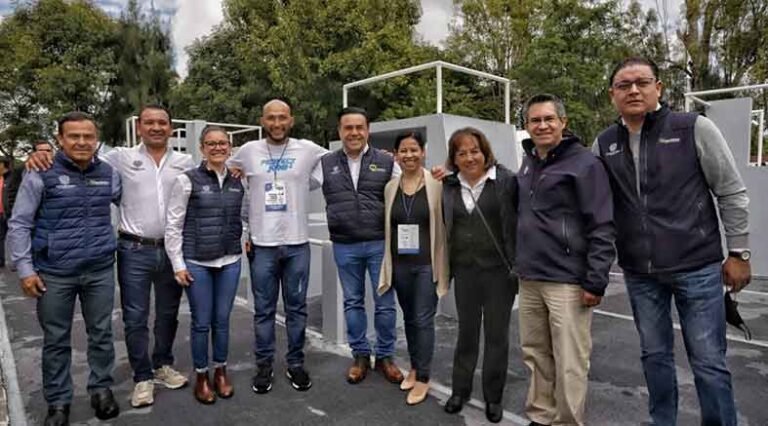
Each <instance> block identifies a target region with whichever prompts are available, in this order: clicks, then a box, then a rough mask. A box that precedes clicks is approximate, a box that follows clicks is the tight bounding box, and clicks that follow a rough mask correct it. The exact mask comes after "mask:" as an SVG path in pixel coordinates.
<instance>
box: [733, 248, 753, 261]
mask: <svg viewBox="0 0 768 426" xmlns="http://www.w3.org/2000/svg"><path fill="white" fill-rule="evenodd" d="M728 256H730V257H735V258H737V259H741V260H743V261H744V262H749V259H750V258H751V257H752V252H751V251H749V249H744V250H731V251H729V252H728Z"/></svg>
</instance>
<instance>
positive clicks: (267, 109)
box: [260, 99, 293, 145]
mask: <svg viewBox="0 0 768 426" xmlns="http://www.w3.org/2000/svg"><path fill="white" fill-rule="evenodd" d="M260 122H261V127H262V128H263V129H264V132H265V133H266V134H267V142H269V143H271V144H276V145H279V144H282V143H283V142H285V141H286V140H288V137H289V135H290V133H291V128H293V116H292V115H291V106H290V105H288V103H287V102H285V101H282V100H280V99H272V100H271V101H269V102H267V103H266V104H264V107H263V108H262V114H261V120H260Z"/></svg>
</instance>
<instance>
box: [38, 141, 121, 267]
mask: <svg viewBox="0 0 768 426" xmlns="http://www.w3.org/2000/svg"><path fill="white" fill-rule="evenodd" d="M40 177H41V178H42V180H43V185H44V190H43V197H42V199H41V202H40V207H39V208H38V210H37V217H36V219H35V229H34V231H33V235H32V257H33V262H34V264H35V267H36V268H37V269H38V270H39V271H41V272H44V273H47V274H51V275H62V276H67V275H75V274H81V273H83V272H87V271H95V270H99V269H101V268H106V267H109V266H111V265H112V264H113V263H114V259H115V256H114V255H115V248H116V240H115V231H114V229H113V227H112V216H111V210H110V204H111V203H112V167H110V166H109V164H107V163H104V162H101V161H100V160H99V159H98V158H94V160H93V162H92V163H91V164H90V165H89V166H88V168H87V169H86V170H81V169H80V168H79V167H78V166H77V165H76V164H75V163H73V162H72V160H70V159H69V157H67V156H66V155H65V154H64V153H63V152H59V153H57V154H56V156H55V157H54V161H53V167H51V168H50V169H48V170H46V171H44V172H41V173H40Z"/></svg>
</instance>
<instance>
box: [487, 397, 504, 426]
mask: <svg viewBox="0 0 768 426" xmlns="http://www.w3.org/2000/svg"><path fill="white" fill-rule="evenodd" d="M503 415H504V409H503V408H502V407H501V404H499V403H496V402H486V403H485V417H486V418H487V419H488V421H489V422H491V423H498V422H500V421H501V417H502V416H503Z"/></svg>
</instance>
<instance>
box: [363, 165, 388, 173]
mask: <svg viewBox="0 0 768 426" xmlns="http://www.w3.org/2000/svg"><path fill="white" fill-rule="evenodd" d="M368 170H370V171H372V172H374V173H376V172H386V171H387V170H386V169H384V168H380V167H379V166H378V165H376V164H373V163H371V165H370V166H368Z"/></svg>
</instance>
